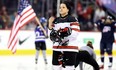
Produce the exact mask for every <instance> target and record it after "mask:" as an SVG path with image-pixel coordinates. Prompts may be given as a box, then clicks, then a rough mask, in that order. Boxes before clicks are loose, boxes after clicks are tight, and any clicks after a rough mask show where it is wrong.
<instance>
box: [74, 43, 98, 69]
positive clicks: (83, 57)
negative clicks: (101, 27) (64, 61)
mask: <svg viewBox="0 0 116 70" xmlns="http://www.w3.org/2000/svg"><path fill="white" fill-rule="evenodd" d="M82 62H85V63H87V64H90V65H91V66H93V68H94V70H99V65H98V63H97V62H96V54H95V52H94V50H93V45H92V42H91V41H88V42H87V45H86V46H83V47H81V48H80V49H79V53H77V59H76V64H75V67H77V66H78V64H79V63H80V70H84V69H83V65H82Z"/></svg>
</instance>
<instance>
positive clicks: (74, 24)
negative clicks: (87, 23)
mask: <svg viewBox="0 0 116 70" xmlns="http://www.w3.org/2000/svg"><path fill="white" fill-rule="evenodd" d="M59 13H60V17H57V18H55V20H54V21H53V28H52V30H51V33H50V39H51V41H53V58H52V64H53V70H74V68H75V67H74V65H75V60H76V53H77V52H78V43H77V35H78V33H79V29H80V28H79V23H78V21H77V19H76V18H75V17H73V16H71V15H70V14H71V7H70V4H69V3H68V2H66V1H65V2H62V3H61V4H60V8H59Z"/></svg>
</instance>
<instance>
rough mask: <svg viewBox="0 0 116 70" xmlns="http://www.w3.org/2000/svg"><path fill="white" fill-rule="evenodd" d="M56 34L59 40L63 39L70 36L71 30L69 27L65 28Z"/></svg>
mask: <svg viewBox="0 0 116 70" xmlns="http://www.w3.org/2000/svg"><path fill="white" fill-rule="evenodd" d="M58 33H59V36H60V37H61V38H64V37H67V36H69V35H71V33H72V29H71V28H69V27H65V28H64V29H60V30H58Z"/></svg>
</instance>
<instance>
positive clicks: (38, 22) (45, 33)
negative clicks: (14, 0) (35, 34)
mask: <svg viewBox="0 0 116 70" xmlns="http://www.w3.org/2000/svg"><path fill="white" fill-rule="evenodd" d="M35 21H36V22H37V24H38V25H39V26H40V28H41V29H42V31H43V32H44V35H45V36H46V37H47V32H46V30H45V29H44V28H43V27H42V25H41V23H40V21H39V19H38V18H37V17H35Z"/></svg>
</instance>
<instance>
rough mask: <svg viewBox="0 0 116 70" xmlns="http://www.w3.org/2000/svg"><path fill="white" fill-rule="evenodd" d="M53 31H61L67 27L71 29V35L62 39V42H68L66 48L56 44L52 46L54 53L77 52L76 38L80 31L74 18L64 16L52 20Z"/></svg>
mask: <svg viewBox="0 0 116 70" xmlns="http://www.w3.org/2000/svg"><path fill="white" fill-rule="evenodd" d="M53 23H54V25H53V26H54V27H53V29H54V30H59V29H63V28H65V27H69V28H71V29H72V32H71V35H69V36H68V37H64V39H63V41H62V42H66V41H68V44H67V45H66V46H61V45H59V43H58V42H55V43H54V44H53V50H54V51H74V52H78V41H77V36H78V34H79V31H80V27H79V23H78V21H77V19H76V18H75V17H72V16H65V17H64V18H62V17H58V18H56V19H55V20H54V22H53Z"/></svg>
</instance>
